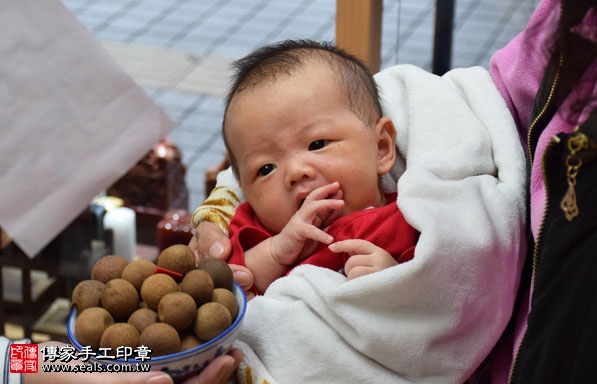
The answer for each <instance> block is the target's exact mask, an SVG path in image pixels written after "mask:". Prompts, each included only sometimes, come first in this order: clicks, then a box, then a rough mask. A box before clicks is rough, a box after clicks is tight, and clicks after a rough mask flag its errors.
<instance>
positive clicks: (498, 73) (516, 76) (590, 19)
mask: <svg viewBox="0 0 597 384" xmlns="http://www.w3.org/2000/svg"><path fill="white" fill-rule="evenodd" d="M559 15H560V1H559V0H542V1H541V3H540V4H539V5H538V7H537V9H536V10H535V12H534V13H533V15H532V16H531V18H530V21H529V23H528V25H527V27H526V28H525V29H524V30H523V31H522V32H521V33H520V34H519V35H518V36H516V37H515V38H514V39H513V40H512V41H511V42H510V43H509V44H508V45H507V46H506V47H504V48H503V49H501V50H499V51H497V52H496V53H495V54H494V56H493V57H492V60H491V63H490V73H491V75H492V77H493V79H494V81H495V83H496V85H497V87H498V89H499V91H500V92H501V93H502V95H503V97H504V99H505V100H506V103H507V104H508V107H509V108H510V110H511V112H512V115H513V116H514V120H515V122H516V124H517V127H518V130H519V133H520V136H521V140H522V142H523V145H524V147H525V148H527V130H528V126H529V118H530V114H531V109H532V106H533V102H534V99H535V95H536V94H537V90H538V88H539V84H540V83H541V80H542V78H543V75H544V70H545V68H546V65H547V62H548V60H549V59H550V57H551V47H552V46H553V44H555V39H554V35H555V33H556V28H557V24H558V19H559ZM574 31H575V32H576V33H579V34H581V35H582V36H583V37H585V38H589V39H590V40H592V41H596V42H597V7H593V8H592V9H591V10H590V11H589V12H588V13H587V15H586V16H585V18H584V20H583V22H582V24H581V25H579V26H578V27H577V28H575V29H574ZM596 75H597V63H596V62H595V61H594V62H593V63H592V64H590V66H589V68H588V69H587V71H586V72H585V73H584V76H585V78H593V79H594V78H595V77H596ZM579 83H580V84H583V87H577V88H576V89H573V90H572V92H571V94H570V95H568V97H567V98H566V99H565V101H564V102H563V103H562V104H561V106H560V109H561V110H569V109H570V106H571V103H570V101H571V100H574V99H575V95H577V94H578V93H579V92H582V94H583V95H584V98H586V96H587V95H591V94H592V95H593V97H592V100H595V98H596V97H597V87H596V86H595V83H594V82H588V81H585V82H583V81H581V82H579ZM594 108H595V105H587V106H585V109H584V110H583V111H582V113H581V114H580V115H579V117H578V121H576V122H570V121H568V120H564V119H563V118H562V115H561V114H558V113H556V114H555V115H554V117H553V118H552V119H551V121H549V123H548V124H547V126H546V127H545V129H544V130H543V132H542V133H541V135H540V137H539V141H538V144H537V147H536V150H535V153H534V154H532V157H533V159H534V162H533V164H532V165H531V175H530V229H531V231H532V234H533V236H535V237H536V236H537V233H538V231H539V226H540V223H541V220H542V218H543V215H544V212H545V209H546V205H545V204H546V193H545V185H544V181H543V177H542V170H541V163H542V161H541V160H542V158H543V153H544V151H545V148H546V145H547V143H548V142H549V140H550V139H551V138H552V137H553V136H554V135H556V134H558V133H570V132H572V131H573V130H574V128H575V127H576V125H578V124H582V123H583V122H584V121H585V120H586V119H587V117H588V115H589V113H590V112H591V110H593V109H594ZM564 115H566V114H564ZM527 150H528V149H527ZM529 155H530V154H528V153H527V157H528V156H529ZM528 297H529V296H528V293H527V297H526V300H525V302H524V303H523V304H522V305H523V306H526V307H523V308H524V309H523V310H521V312H520V316H519V319H518V321H517V327H516V333H515V340H514V346H513V349H512V346H509V347H506V348H502V350H501V351H497V352H496V357H499V359H500V360H501V361H500V363H499V364H497V365H496V366H495V368H496V369H495V370H494V372H493V373H494V375H493V382H500V383H502V382H506V381H507V380H508V373H509V368H510V364H511V361H512V357H513V354H515V353H516V351H517V349H518V346H519V344H520V341H521V337H522V334H523V332H524V329H525V326H526V319H527V315H528V309H529V307H528V302H529V300H528Z"/></svg>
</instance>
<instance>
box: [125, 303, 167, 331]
mask: <svg viewBox="0 0 597 384" xmlns="http://www.w3.org/2000/svg"><path fill="white" fill-rule="evenodd" d="M158 321H160V318H159V317H158V313H157V312H156V311H154V310H153V309H150V308H139V309H137V310H136V311H135V312H133V313H131V315H130V316H129V319H128V320H127V323H129V324H130V325H132V326H134V327H135V328H137V331H139V333H141V332H143V330H144V329H145V328H146V327H148V326H150V325H151V324H154V323H157V322H158Z"/></svg>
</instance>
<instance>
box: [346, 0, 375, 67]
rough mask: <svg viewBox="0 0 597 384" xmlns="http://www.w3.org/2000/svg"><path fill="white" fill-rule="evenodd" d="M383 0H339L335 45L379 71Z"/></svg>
mask: <svg viewBox="0 0 597 384" xmlns="http://www.w3.org/2000/svg"><path fill="white" fill-rule="evenodd" d="M381 12H382V0H336V46H338V47H339V48H342V49H344V50H345V51H347V52H349V53H351V54H353V55H355V56H357V57H358V58H360V59H361V60H363V61H364V62H365V64H367V66H368V67H369V69H370V70H371V72H373V73H376V72H378V71H379V69H380V63H381Z"/></svg>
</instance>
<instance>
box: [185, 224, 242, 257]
mask: <svg viewBox="0 0 597 384" xmlns="http://www.w3.org/2000/svg"><path fill="white" fill-rule="evenodd" d="M189 247H190V248H191V249H192V250H193V252H194V253H195V258H196V259H197V264H199V263H200V262H201V260H202V259H204V258H206V257H216V258H218V259H222V260H227V259H228V257H229V256H230V251H231V249H232V248H231V246H230V239H229V238H228V236H227V235H226V234H225V233H224V232H223V231H222V230H221V229H220V227H218V226H217V225H215V224H214V223H211V222H209V221H202V222H201V223H199V225H198V226H197V228H196V229H195V234H194V235H193V237H192V238H191V241H190V242H189Z"/></svg>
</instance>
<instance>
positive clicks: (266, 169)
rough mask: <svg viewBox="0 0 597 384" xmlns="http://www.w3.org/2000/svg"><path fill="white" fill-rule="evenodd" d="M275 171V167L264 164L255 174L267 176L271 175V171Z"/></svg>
mask: <svg viewBox="0 0 597 384" xmlns="http://www.w3.org/2000/svg"><path fill="white" fill-rule="evenodd" d="M274 169H276V166H275V165H273V164H265V165H264V166H263V167H261V168H259V170H258V171H257V173H258V174H259V176H267V175H269V174H270V173H272V171H273V170H274Z"/></svg>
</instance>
